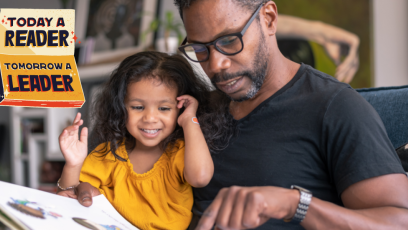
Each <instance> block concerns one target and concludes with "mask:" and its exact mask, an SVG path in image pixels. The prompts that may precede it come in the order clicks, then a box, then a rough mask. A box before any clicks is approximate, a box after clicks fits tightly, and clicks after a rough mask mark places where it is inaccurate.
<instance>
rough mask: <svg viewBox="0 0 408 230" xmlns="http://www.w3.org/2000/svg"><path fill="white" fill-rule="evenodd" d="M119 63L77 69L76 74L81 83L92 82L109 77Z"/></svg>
mask: <svg viewBox="0 0 408 230" xmlns="http://www.w3.org/2000/svg"><path fill="white" fill-rule="evenodd" d="M119 64H120V62H113V63H104V64H98V65H92V66H81V67H78V73H79V77H80V79H81V81H83V80H93V79H99V78H104V77H109V76H110V75H111V73H112V71H113V70H115V69H116V68H117V67H118V66H119Z"/></svg>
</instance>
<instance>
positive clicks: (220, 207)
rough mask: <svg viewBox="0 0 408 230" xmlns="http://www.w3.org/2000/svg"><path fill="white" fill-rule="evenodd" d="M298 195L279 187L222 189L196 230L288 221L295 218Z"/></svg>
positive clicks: (246, 227) (255, 225)
mask: <svg viewBox="0 0 408 230" xmlns="http://www.w3.org/2000/svg"><path fill="white" fill-rule="evenodd" d="M299 199H300V194H299V191H297V190H291V189H285V188H278V187H272V186H268V187H237V186H233V187H230V188H224V189H222V190H221V191H220V192H219V193H218V195H217V197H216V198H215V199H214V201H213V202H212V204H211V205H210V206H209V207H208V208H207V210H205V212H204V214H203V216H202V217H201V220H200V222H199V223H198V225H197V228H196V230H209V229H212V227H213V226H214V225H215V226H216V228H215V229H251V228H256V227H258V226H260V225H262V224H264V223H265V222H266V221H267V220H268V219H269V218H274V219H290V218H292V217H293V216H294V215H295V212H296V208H297V205H298V203H299Z"/></svg>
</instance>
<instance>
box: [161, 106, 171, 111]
mask: <svg viewBox="0 0 408 230" xmlns="http://www.w3.org/2000/svg"><path fill="white" fill-rule="evenodd" d="M159 110H160V111H169V110H170V108H167V107H160V108H159Z"/></svg>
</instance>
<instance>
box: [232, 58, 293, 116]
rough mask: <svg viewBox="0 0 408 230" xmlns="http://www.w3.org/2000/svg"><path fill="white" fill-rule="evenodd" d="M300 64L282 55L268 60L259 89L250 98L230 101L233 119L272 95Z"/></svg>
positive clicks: (243, 114)
mask: <svg viewBox="0 0 408 230" xmlns="http://www.w3.org/2000/svg"><path fill="white" fill-rule="evenodd" d="M299 68H300V65H299V64H297V63H295V62H292V61H290V60H288V59H286V58H285V57H283V55H280V56H279V57H278V58H276V59H275V60H273V61H271V62H270V65H268V70H267V75H266V76H265V80H264V82H263V84H262V87H261V89H260V90H259V91H258V93H257V94H256V95H255V96H254V97H253V98H251V99H248V100H246V101H243V102H234V101H232V102H231V103H230V113H231V115H232V116H233V117H234V119H235V120H240V119H242V118H244V117H245V116H247V115H248V114H249V113H251V112H252V111H253V110H254V109H255V108H256V107H258V105H260V104H261V103H262V102H263V101H265V100H266V99H268V98H269V97H271V96H272V95H274V94H275V93H276V92H277V91H278V90H280V89H281V88H282V87H284V86H285V85H286V84H287V83H289V81H290V80H292V78H293V77H294V76H295V74H296V73H297V71H298V70H299Z"/></svg>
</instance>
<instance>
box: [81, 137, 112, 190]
mask: <svg viewBox="0 0 408 230" xmlns="http://www.w3.org/2000/svg"><path fill="white" fill-rule="evenodd" d="M104 145H105V144H100V145H99V146H98V147H96V148H95V150H94V151H92V152H91V153H90V154H89V155H88V156H87V157H86V158H85V161H84V164H83V166H82V169H81V174H80V176H79V181H81V182H88V183H89V184H91V185H92V186H94V187H96V188H98V189H99V191H101V193H103V190H101V189H100V188H101V186H109V184H111V183H112V180H111V177H110V175H111V171H112V170H111V167H112V163H114V161H111V160H108V159H106V158H107V156H104V154H103V152H100V153H98V152H96V150H102V149H103V148H104Z"/></svg>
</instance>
